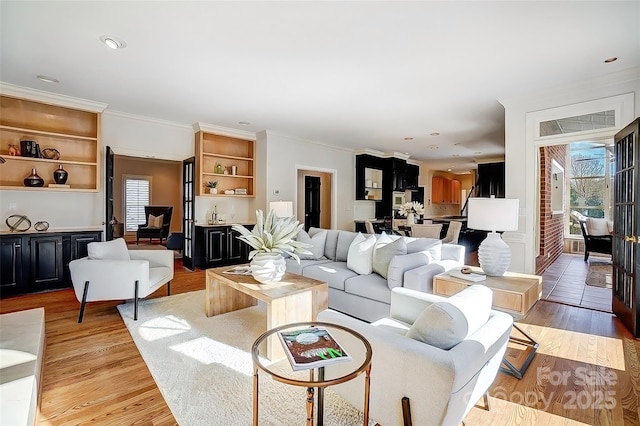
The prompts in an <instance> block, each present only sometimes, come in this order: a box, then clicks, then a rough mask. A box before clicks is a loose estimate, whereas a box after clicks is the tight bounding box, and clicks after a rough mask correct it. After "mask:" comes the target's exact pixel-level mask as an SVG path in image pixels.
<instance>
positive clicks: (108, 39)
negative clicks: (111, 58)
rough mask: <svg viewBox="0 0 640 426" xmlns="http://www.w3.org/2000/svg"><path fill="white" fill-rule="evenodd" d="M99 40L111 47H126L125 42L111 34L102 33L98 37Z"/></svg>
mask: <svg viewBox="0 0 640 426" xmlns="http://www.w3.org/2000/svg"><path fill="white" fill-rule="evenodd" d="M100 41H102V42H103V43H104V44H106V45H107V46H108V47H110V48H111V49H124V48H125V47H127V43H125V42H124V41H123V40H120V39H119V38H116V37H113V36H107V35H104V36H102V37H100Z"/></svg>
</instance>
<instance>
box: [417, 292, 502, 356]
mask: <svg viewBox="0 0 640 426" xmlns="http://www.w3.org/2000/svg"><path fill="white" fill-rule="evenodd" d="M492 298H493V292H492V291H491V289H490V288H488V287H485V286H483V285H480V284H474V285H472V286H470V287H467V288H466V289H464V290H462V291H461V292H460V293H457V294H454V295H453V296H451V297H449V298H448V299H446V301H442V302H436V303H433V304H431V305H429V306H428V307H427V308H426V309H425V310H424V311H422V313H421V314H420V315H419V316H418V318H416V321H415V322H414V323H413V325H412V326H411V327H410V328H409V331H408V332H407V337H410V338H412V339H415V340H419V341H421V342H424V343H426V344H429V345H431V346H435V347H437V348H440V349H445V350H448V349H451V348H452V347H454V346H456V345H457V344H458V343H460V342H462V341H463V340H464V339H466V338H467V337H468V336H470V335H471V334H473V333H475V332H476V331H477V330H478V329H479V328H480V327H482V325H483V324H485V323H486V322H487V320H488V319H489V315H490V313H491V302H492Z"/></svg>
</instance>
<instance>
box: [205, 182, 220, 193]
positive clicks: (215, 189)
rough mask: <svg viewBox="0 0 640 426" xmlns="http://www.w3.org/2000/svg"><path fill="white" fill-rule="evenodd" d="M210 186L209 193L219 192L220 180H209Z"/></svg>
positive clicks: (208, 185) (208, 186)
mask: <svg viewBox="0 0 640 426" xmlns="http://www.w3.org/2000/svg"><path fill="white" fill-rule="evenodd" d="M205 186H206V187H207V188H209V194H217V193H218V181H217V180H214V181H209V182H208V183H207V184H206V185H205Z"/></svg>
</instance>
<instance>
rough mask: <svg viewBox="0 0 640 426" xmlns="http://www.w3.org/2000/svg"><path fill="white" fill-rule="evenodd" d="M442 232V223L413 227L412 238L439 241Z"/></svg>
mask: <svg viewBox="0 0 640 426" xmlns="http://www.w3.org/2000/svg"><path fill="white" fill-rule="evenodd" d="M440 232H442V224H441V223H435V224H431V225H424V224H423V225H411V236H412V237H423V238H436V239H438V240H439V239H440Z"/></svg>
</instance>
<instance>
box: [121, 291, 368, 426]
mask: <svg viewBox="0 0 640 426" xmlns="http://www.w3.org/2000/svg"><path fill="white" fill-rule="evenodd" d="M138 309H139V311H138V321H134V320H133V304H132V303H127V304H123V305H120V306H118V310H119V311H120V315H121V316H122V319H123V321H124V323H125V324H126V326H127V329H128V330H129V333H131V336H132V337H133V340H134V342H135V344H136V346H137V347H138V350H139V351H140V354H141V355H142V358H143V359H144V361H145V363H146V364H147V366H148V367H149V371H150V372H151V375H152V376H153V378H154V380H155V382H156V384H157V385H158V388H159V389H160V392H161V393H162V396H163V397H164V399H165V401H166V402H167V405H168V406H169V408H170V409H171V412H172V413H173V415H174V417H175V418H176V421H177V422H178V424H180V425H185V426H198V425H208V426H210V425H220V426H223V425H224V426H231V425H250V424H251V422H252V418H253V417H252V416H253V405H252V404H253V376H252V374H253V362H252V359H251V354H250V350H251V345H252V344H253V342H254V341H255V339H256V338H257V337H258V336H259V335H260V334H262V333H263V332H264V331H265V322H266V306H265V305H264V304H262V303H260V304H258V305H257V306H254V307H251V308H246V309H242V310H239V311H235V312H230V313H227V314H224V315H219V316H215V317H211V318H207V317H206V315H205V294H204V290H200V291H196V292H191V293H183V294H178V295H175V296H168V297H163V298H159V299H150V300H145V301H142V302H140V303H139V306H138ZM280 362H281V363H288V361H287V360H286V359H285V360H282V361H280ZM259 377H260V382H259V389H260V393H259V396H260V397H259V404H260V405H259V413H260V425H273V426H291V425H303V424H305V421H306V412H305V399H306V396H305V389H304V388H302V387H296V386H290V385H285V384H282V383H278V382H275V381H274V380H272V379H271V378H270V377H269V376H268V375H267V374H266V373H264V374H261V375H260V376H259ZM324 416H325V423H324V424H325V425H331V426H349V425H354V426H355V425H362V422H363V416H362V413H361V412H360V411H359V410H358V409H356V408H354V407H353V406H352V405H350V404H349V403H348V402H346V401H345V400H344V399H342V398H341V397H340V396H339V395H337V394H336V393H334V392H332V391H331V388H328V389H327V391H326V392H325V412H324ZM374 424H375V422H373V421H370V425H374Z"/></svg>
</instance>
